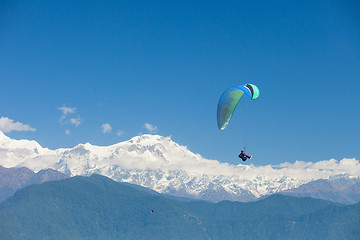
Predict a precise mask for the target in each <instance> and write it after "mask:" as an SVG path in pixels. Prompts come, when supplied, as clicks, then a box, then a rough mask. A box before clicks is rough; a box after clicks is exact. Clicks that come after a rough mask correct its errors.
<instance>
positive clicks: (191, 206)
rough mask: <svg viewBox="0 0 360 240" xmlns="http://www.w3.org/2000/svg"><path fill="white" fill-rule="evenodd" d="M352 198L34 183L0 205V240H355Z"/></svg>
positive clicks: (88, 181)
mask: <svg viewBox="0 0 360 240" xmlns="http://www.w3.org/2000/svg"><path fill="white" fill-rule="evenodd" d="M359 226H360V203H358V204H354V205H347V206H344V205H341V204H336V203H332V202H329V201H324V200H318V199H312V198H298V197H290V196H284V195H272V196H270V197H268V198H266V199H263V200H259V201H256V202H250V203H241V202H231V201H222V202H220V203H217V204H216V203H211V202H207V201H200V200H192V201H191V200H186V201H184V200H182V199H174V198H169V197H167V196H164V195H163V194H159V193H157V192H155V191H151V190H148V189H143V188H139V187H137V186H133V185H131V184H128V183H119V182H115V181H113V180H111V179H109V178H106V177H103V176H100V175H93V176H91V177H72V178H67V179H64V180H59V181H49V182H45V183H43V184H35V185H31V186H28V187H25V188H23V189H21V190H19V191H17V192H16V193H15V194H14V195H13V196H12V197H10V198H8V199H7V200H5V201H4V202H2V203H1V204H0V239H7V240H12V239H17V240H18V239H21V240H30V239H53V240H56V239H68V240H71V239H76V240H81V239H87V240H92V239H108V240H112V239H150V240H151V239H157V240H161V239H229V240H231V239H247V240H251V239H264V240H266V239H279V240H281V239H310V240H311V239H314V240H315V239H316V240H321V239H327V240H331V239H348V240H351V239H358V237H359V236H360V227H359Z"/></svg>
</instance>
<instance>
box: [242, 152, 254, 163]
mask: <svg viewBox="0 0 360 240" xmlns="http://www.w3.org/2000/svg"><path fill="white" fill-rule="evenodd" d="M239 158H241V159H242V160H243V161H244V162H245V161H246V160H247V159H251V158H252V156H249V155H247V154H246V153H244V151H243V150H241V153H240V154H239Z"/></svg>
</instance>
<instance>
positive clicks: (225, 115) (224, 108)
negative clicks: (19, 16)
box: [217, 84, 260, 130]
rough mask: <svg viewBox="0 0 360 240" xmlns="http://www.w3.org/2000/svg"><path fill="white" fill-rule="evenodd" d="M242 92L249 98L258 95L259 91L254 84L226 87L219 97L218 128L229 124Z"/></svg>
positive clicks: (253, 98)
mask: <svg viewBox="0 0 360 240" xmlns="http://www.w3.org/2000/svg"><path fill="white" fill-rule="evenodd" d="M244 93H245V94H246V95H247V96H248V97H249V98H250V99H251V100H255V99H257V98H258V97H259V95H260V91H259V88H258V87H257V86H255V85H254V84H244V85H239V86H234V87H231V88H229V89H227V90H226V91H225V92H224V93H223V94H222V95H221V97H220V100H219V103H218V108H217V123H218V127H219V129H220V130H224V129H225V128H226V126H227V125H228V124H229V122H230V119H231V117H232V115H233V113H234V111H235V108H236V106H237V104H238V103H239V101H240V99H241V97H242V96H243V95H244Z"/></svg>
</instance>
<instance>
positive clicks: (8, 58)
mask: <svg viewBox="0 0 360 240" xmlns="http://www.w3.org/2000/svg"><path fill="white" fill-rule="evenodd" d="M0 11H1V12H0V117H6V118H9V119H12V120H14V122H20V123H23V124H28V125H30V126H31V127H32V128H36V131H27V132H25V131H11V132H9V133H7V135H9V136H10V137H13V138H16V139H20V138H26V139H34V140H36V141H38V142H39V143H40V144H41V145H42V146H44V147H48V148H51V149H55V148H59V147H73V146H75V145H76V144H78V143H85V142H90V143H92V144H95V145H109V144H114V143H117V142H119V141H124V140H128V139H130V138H131V137H133V136H136V135H138V134H139V133H147V132H148V131H147V130H146V129H145V128H144V124H145V123H149V124H151V125H152V126H154V127H155V126H156V127H157V129H158V131H157V134H159V135H163V136H169V135H171V136H172V139H173V140H174V141H175V142H178V143H179V144H181V145H187V146H188V148H189V149H190V150H191V151H193V152H195V153H200V154H201V155H203V156H204V157H206V158H210V159H217V160H219V161H222V162H229V163H237V162H238V161H239V160H238V158H237V154H238V152H239V151H240V150H241V148H242V147H243V145H244V144H246V146H247V150H248V152H249V153H250V154H252V155H254V156H255V157H254V159H253V160H251V161H252V162H253V163H254V164H256V165H265V164H278V163H281V162H285V161H288V162H294V161H296V160H303V161H320V160H327V159H330V158H336V159H342V158H344V157H356V158H357V159H359V158H360V95H359V88H360V3H359V2H358V1H355V0H354V1H351V0H339V1H333V0H324V1H307V0H305V1H90V0H89V1H74V0H71V1H70V0H59V1H56V0H55V1H26V2H24V1H10V0H3V1H1V3H0ZM244 83H253V84H255V85H257V86H258V87H259V89H260V91H261V95H260V98H259V99H258V100H256V101H252V102H251V101H249V100H248V99H244V100H245V101H243V102H242V103H240V104H239V106H238V109H237V110H236V111H235V113H234V117H233V119H232V120H231V122H230V124H229V126H228V128H227V129H225V131H219V130H218V129H217V124H216V108H217V102H218V99H219V97H220V95H221V94H222V92H223V91H224V90H225V89H227V88H228V87H231V86H234V85H239V84H244ZM60 107H67V108H76V110H74V109H73V110H74V111H73V113H69V114H67V115H66V117H64V118H61V116H62V112H61V111H60V110H59V108H60ZM245 109H247V110H246V111H245ZM242 110H244V111H245V113H246V114H243V112H242ZM71 118H72V119H75V120H74V121H73V122H71V121H70V119H71ZM76 122H78V123H80V124H76ZM104 123H109V124H110V125H111V127H112V131H111V132H107V133H105V134H104V133H103V132H102V128H101V125H102V124H104ZM76 125H77V126H76ZM66 130H68V134H66ZM119 130H120V131H122V132H123V134H122V135H120V136H118V135H117V132H118V131H119Z"/></svg>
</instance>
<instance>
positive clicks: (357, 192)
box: [281, 177, 360, 204]
mask: <svg viewBox="0 0 360 240" xmlns="http://www.w3.org/2000/svg"><path fill="white" fill-rule="evenodd" d="M281 194H285V195H288V196H294V197H312V198H318V199H324V200H328V201H333V202H338V203H343V204H354V203H357V202H359V201H360V181H359V179H357V178H346V177H342V178H336V179H319V180H315V181H312V182H309V183H306V184H304V185H301V186H300V187H298V188H294V189H289V190H286V191H284V192H281Z"/></svg>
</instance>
